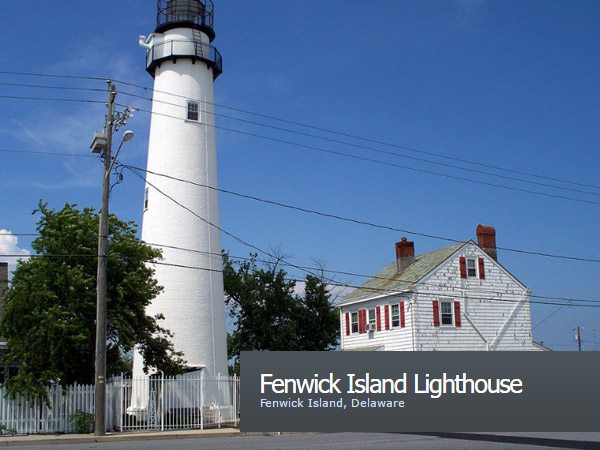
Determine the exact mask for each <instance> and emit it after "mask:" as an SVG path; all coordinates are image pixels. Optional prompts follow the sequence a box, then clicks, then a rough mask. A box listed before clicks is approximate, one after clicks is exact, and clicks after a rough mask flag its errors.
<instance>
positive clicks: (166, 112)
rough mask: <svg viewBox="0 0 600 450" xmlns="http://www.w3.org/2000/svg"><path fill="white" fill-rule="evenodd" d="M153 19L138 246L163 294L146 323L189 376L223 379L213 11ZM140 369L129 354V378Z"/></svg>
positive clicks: (193, 5) (195, 0)
mask: <svg viewBox="0 0 600 450" xmlns="http://www.w3.org/2000/svg"><path fill="white" fill-rule="evenodd" d="M157 10H158V11H157V22H156V30H155V31H154V33H152V34H151V35H150V36H148V37H145V36H140V38H139V41H140V42H139V43H140V46H141V47H143V48H144V49H145V50H146V53H147V54H146V70H147V72H148V73H149V74H150V75H151V76H152V77H153V78H154V92H153V101H152V118H151V123H150V138H149V144H148V165H147V168H148V171H147V174H146V185H145V191H144V204H143V208H144V212H143V220H142V240H143V241H145V242H146V243H148V244H151V245H154V246H158V247H159V248H161V249H162V252H163V258H164V259H163V262H162V264H156V265H155V266H154V269H155V271H156V272H155V277H156V279H157V281H158V284H159V285H161V286H163V287H164V290H163V292H161V294H159V295H158V296H157V297H156V298H155V299H154V301H153V302H152V304H151V305H150V306H149V307H148V309H147V314H148V315H151V316H154V315H156V314H162V315H163V316H164V318H165V319H164V321H162V322H161V326H162V327H164V328H167V329H169V330H170V331H171V332H172V333H173V339H172V340H173V344H174V346H175V349H176V350H178V351H182V352H183V354H184V356H183V357H184V359H185V360H186V361H187V368H188V369H189V370H200V369H202V370H204V371H205V373H206V375H207V376H209V377H214V376H216V375H218V374H221V375H227V342H226V332H225V307H224V294H223V275H222V263H221V256H220V255H221V238H220V230H219V198H218V193H217V191H216V189H210V188H208V187H207V186H209V187H211V188H217V186H218V183H217V154H216V139H215V128H214V114H213V111H214V100H213V82H214V80H215V79H216V78H217V77H218V76H219V75H220V74H221V72H222V60H221V55H220V54H219V52H218V51H217V49H216V48H215V47H213V46H212V45H211V42H212V41H213V40H214V38H215V32H214V29H213V18H214V15H213V11H214V5H213V2H212V1H211V0H158V5H157ZM165 175H166V176H165ZM181 180H186V181H187V182H184V181H181ZM189 182H192V183H193V184H192V183H189ZM142 369H143V360H142V356H141V355H140V354H139V353H137V352H136V353H135V355H134V376H140V375H142V374H143V372H142Z"/></svg>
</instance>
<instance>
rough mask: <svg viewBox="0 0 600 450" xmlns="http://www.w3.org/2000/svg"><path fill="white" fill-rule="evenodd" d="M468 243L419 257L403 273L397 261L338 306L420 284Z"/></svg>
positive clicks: (346, 297) (460, 243) (454, 245)
mask: <svg viewBox="0 0 600 450" xmlns="http://www.w3.org/2000/svg"><path fill="white" fill-rule="evenodd" d="M468 242H470V241H467V242H459V243H457V244H453V245H450V246H448V247H444V248H440V249H438V250H434V251H432V252H428V253H423V254H422V255H417V256H416V257H415V262H414V263H413V264H411V265H410V266H409V267H408V268H407V269H406V270H405V271H404V272H402V273H398V266H397V263H396V261H394V262H393V263H391V264H390V265H388V266H387V267H386V268H385V269H383V270H382V271H381V272H379V273H378V274H377V275H375V276H374V277H373V278H371V279H370V280H367V281H366V282H365V283H363V284H362V285H361V286H359V287H358V288H356V289H355V290H354V291H353V292H351V293H350V294H348V295H347V296H345V297H344V298H343V299H342V300H340V301H339V302H338V303H337V304H338V306H341V305H345V304H347V303H351V302H353V301H354V300H358V299H362V298H367V297H370V296H373V295H374V294H375V295H376V294H385V293H386V292H394V291H401V290H403V289H406V288H408V287H410V286H412V285H413V284H415V283H416V282H418V281H419V280H420V279H421V278H423V277H424V276H425V275H427V274H428V273H429V272H431V271H432V270H433V269H435V268H436V267H437V266H439V265H440V264H441V263H443V262H444V261H445V260H446V259H447V258H449V257H450V256H451V255H452V254H453V253H454V252H456V251H457V250H458V249H459V248H461V247H462V246H463V245H465V244H467V243H468Z"/></svg>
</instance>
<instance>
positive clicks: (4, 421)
mask: <svg viewBox="0 0 600 450" xmlns="http://www.w3.org/2000/svg"><path fill="white" fill-rule="evenodd" d="M48 394H49V397H50V405H49V406H48V405H46V403H45V402H44V401H43V400H40V399H37V398H36V399H29V400H28V399H27V398H26V397H24V396H22V395H17V396H16V397H15V398H14V399H10V398H7V397H6V391H5V389H4V388H0V396H1V397H0V424H1V425H4V426H5V427H6V428H7V429H12V430H15V431H16V432H17V433H18V434H36V433H72V432H73V425H72V424H71V422H70V421H69V416H70V415H71V414H73V413H75V412H76V411H83V412H88V413H92V414H93V413H94V405H95V403H94V397H95V390H94V386H82V385H73V386H69V387H68V388H66V389H63V388H62V387H61V386H52V387H50V388H49V389H48Z"/></svg>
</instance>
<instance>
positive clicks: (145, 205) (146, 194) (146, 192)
mask: <svg viewBox="0 0 600 450" xmlns="http://www.w3.org/2000/svg"><path fill="white" fill-rule="evenodd" d="M147 209H148V188H146V189H145V190H144V211H146V210H147Z"/></svg>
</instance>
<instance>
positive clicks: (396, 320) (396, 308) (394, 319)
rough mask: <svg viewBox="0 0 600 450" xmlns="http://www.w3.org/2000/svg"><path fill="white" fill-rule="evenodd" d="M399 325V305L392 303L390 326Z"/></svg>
mask: <svg viewBox="0 0 600 450" xmlns="http://www.w3.org/2000/svg"><path fill="white" fill-rule="evenodd" d="M399 326H400V305H399V304H395V305H392V328H395V327H399Z"/></svg>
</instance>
